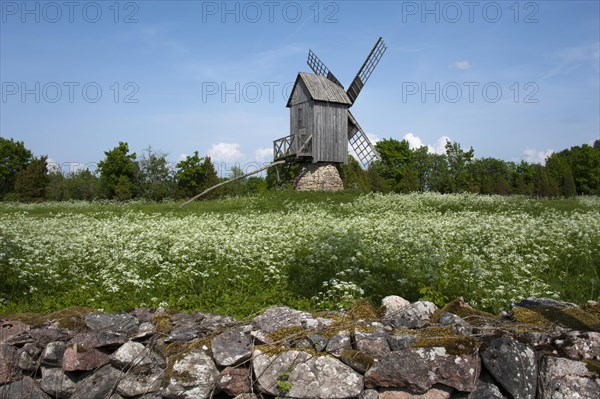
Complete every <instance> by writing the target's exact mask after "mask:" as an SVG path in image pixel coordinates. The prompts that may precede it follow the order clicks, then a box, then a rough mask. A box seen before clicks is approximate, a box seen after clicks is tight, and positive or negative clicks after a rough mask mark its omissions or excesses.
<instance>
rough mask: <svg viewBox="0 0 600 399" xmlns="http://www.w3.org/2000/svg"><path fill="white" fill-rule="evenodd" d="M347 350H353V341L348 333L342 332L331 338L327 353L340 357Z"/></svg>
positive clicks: (326, 348)
mask: <svg viewBox="0 0 600 399" xmlns="http://www.w3.org/2000/svg"><path fill="white" fill-rule="evenodd" d="M347 349H352V340H351V338H350V333H349V332H348V331H340V332H338V333H337V334H335V335H334V336H332V337H331V338H329V342H328V343H327V346H326V347H325V351H326V352H327V353H331V354H332V355H334V356H340V355H341V354H342V352H343V351H345V350H347Z"/></svg>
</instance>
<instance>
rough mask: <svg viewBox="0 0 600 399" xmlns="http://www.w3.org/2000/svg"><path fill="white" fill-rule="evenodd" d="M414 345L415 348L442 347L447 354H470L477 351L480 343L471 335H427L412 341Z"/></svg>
mask: <svg viewBox="0 0 600 399" xmlns="http://www.w3.org/2000/svg"><path fill="white" fill-rule="evenodd" d="M414 346H415V347H417V348H433V347H442V348H444V349H446V353H448V354H449V355H455V356H460V355H472V354H473V353H475V352H476V351H477V349H478V348H479V346H480V343H479V342H478V341H477V340H476V339H475V338H472V337H463V336H458V335H455V336H446V337H429V338H423V337H419V338H417V341H416V342H415V343H414Z"/></svg>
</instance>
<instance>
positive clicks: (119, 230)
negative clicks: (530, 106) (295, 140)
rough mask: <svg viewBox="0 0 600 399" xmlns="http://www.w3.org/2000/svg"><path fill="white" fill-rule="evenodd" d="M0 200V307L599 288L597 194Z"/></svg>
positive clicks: (489, 303) (326, 301) (296, 301)
mask: <svg viewBox="0 0 600 399" xmlns="http://www.w3.org/2000/svg"><path fill="white" fill-rule="evenodd" d="M296 194H297V193H285V192H280V193H267V194H264V195H262V196H255V197H244V198H229V199H223V200H215V201H202V202H197V203H194V204H191V205H190V206H188V207H186V208H183V209H179V208H178V205H179V204H177V203H160V204H156V203H140V202H133V203H128V204H115V203H108V202H100V203H95V202H91V203H89V202H73V203H42V204H15V203H2V204H0V313H11V312H21V311H45V310H54V309H58V308H63V307H67V306H72V305H78V306H89V307H94V308H98V309H104V310H105V311H109V310H123V309H127V308H132V307H139V306H149V307H158V306H168V307H172V308H176V309H181V310H200V311H208V312H215V313H220V314H230V315H235V316H237V317H246V316H249V315H251V314H253V313H254V312H257V311H259V310H260V309H262V308H264V307H267V306H270V305H275V304H287V305H290V306H294V307H296V308H301V309H311V310H315V309H336V308H343V307H345V306H348V305H350V304H351V303H352V302H353V301H355V300H356V299H358V298H368V299H370V300H372V301H374V302H376V301H378V300H380V299H381V298H382V297H383V296H385V295H391V294H396V295H401V296H403V297H405V298H407V299H410V300H417V299H419V298H425V299H428V300H433V301H434V302H437V303H440V304H441V303H443V302H445V301H447V300H448V299H453V298H454V297H456V296H464V297H465V299H466V300H467V301H468V302H470V303H471V304H472V305H474V306H476V307H479V308H482V309H487V310H490V311H499V310H502V309H506V308H507V307H508V306H509V305H510V304H511V303H512V302H515V301H518V300H520V299H522V298H524V297H529V296H543V297H552V298H557V299H558V298H560V299H564V300H570V301H575V302H584V301H586V300H588V299H598V298H599V297H600V276H599V273H600V198H597V197H582V198H576V199H570V200H566V199H565V200H535V199H529V198H524V197H499V196H478V195H470V194H456V195H440V194H410V195H397V194H389V195H377V194H371V195H358V194H348V193H344V194H335V195H334V194H329V195H328V194H323V193H317V194H297V195H296Z"/></svg>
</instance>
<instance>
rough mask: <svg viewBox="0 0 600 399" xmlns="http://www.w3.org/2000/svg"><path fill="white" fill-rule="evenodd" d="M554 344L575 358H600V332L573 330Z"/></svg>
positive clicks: (568, 355) (570, 357) (571, 357)
mask: <svg viewBox="0 0 600 399" xmlns="http://www.w3.org/2000/svg"><path fill="white" fill-rule="evenodd" d="M554 346H556V348H557V349H560V350H561V352H562V353H564V355H565V356H567V357H568V358H569V359H573V360H600V333H597V332H591V331H590V332H578V331H571V332H568V333H567V334H565V336H564V337H561V339H557V340H555V341H554Z"/></svg>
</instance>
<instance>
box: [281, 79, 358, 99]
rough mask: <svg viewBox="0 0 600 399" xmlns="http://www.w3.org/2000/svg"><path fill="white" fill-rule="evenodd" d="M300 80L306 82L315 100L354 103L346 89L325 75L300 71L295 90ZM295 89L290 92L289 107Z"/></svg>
mask: <svg viewBox="0 0 600 399" xmlns="http://www.w3.org/2000/svg"><path fill="white" fill-rule="evenodd" d="M299 80H302V82H304V85H305V86H306V88H307V89H308V92H309V94H310V96H311V97H312V99H313V100H315V101H327V102H331V103H340V104H348V105H352V102H351V101H350V98H348V95H347V94H346V92H345V91H344V89H343V88H342V87H340V86H338V85H337V84H335V83H333V82H332V81H331V80H329V79H327V78H326V77H325V76H320V75H315V74H312V73H306V72H300V73H298V77H297V78H296V82H295V83H294V90H295V89H296V86H297V85H298V81H299ZM294 90H292V93H290V99H289V100H288V103H287V105H288V107H289V106H290V101H291V99H292V94H293V93H294Z"/></svg>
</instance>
